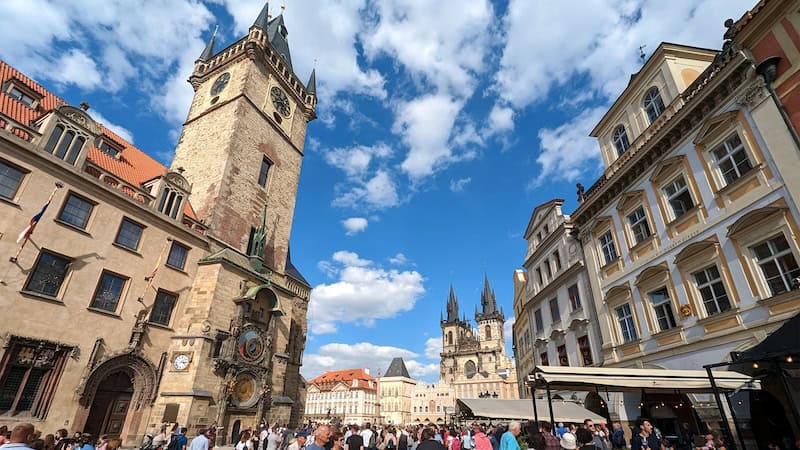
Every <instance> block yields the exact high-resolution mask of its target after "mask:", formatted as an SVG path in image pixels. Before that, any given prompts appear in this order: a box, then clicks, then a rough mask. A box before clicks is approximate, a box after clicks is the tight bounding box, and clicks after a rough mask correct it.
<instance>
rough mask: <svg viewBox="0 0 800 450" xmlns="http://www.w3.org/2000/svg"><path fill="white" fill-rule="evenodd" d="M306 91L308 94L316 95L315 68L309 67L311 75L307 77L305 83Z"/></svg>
mask: <svg viewBox="0 0 800 450" xmlns="http://www.w3.org/2000/svg"><path fill="white" fill-rule="evenodd" d="M306 91H308V93H309V94H314V95H317V68H316V67H315V68H313V69H311V76H310V77H308V83H306Z"/></svg>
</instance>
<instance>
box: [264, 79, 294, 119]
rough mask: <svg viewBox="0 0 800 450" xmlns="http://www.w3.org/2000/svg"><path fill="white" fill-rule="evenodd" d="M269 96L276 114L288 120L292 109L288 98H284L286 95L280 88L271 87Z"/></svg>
mask: <svg viewBox="0 0 800 450" xmlns="http://www.w3.org/2000/svg"><path fill="white" fill-rule="evenodd" d="M269 96H270V98H271V99H272V106H274V107H275V109H276V110H277V111H278V113H280V115H282V116H283V117H287V118H288V117H289V115H290V114H291V113H292V107H291V105H290V104H289V97H287V96H286V93H285V92H283V91H282V90H281V88H279V87H277V86H273V87H272V89H270V91H269Z"/></svg>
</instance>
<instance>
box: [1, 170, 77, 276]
mask: <svg viewBox="0 0 800 450" xmlns="http://www.w3.org/2000/svg"><path fill="white" fill-rule="evenodd" d="M63 187H64V185H63V184H62V183H61V182H60V181H56V187H55V188H53V192H51V193H50V197H49V198H48V199H47V203H45V208H47V207H48V206H50V202H52V201H53V197H55V196H56V192H57V191H58V190H59V189H61V188H63ZM39 220H41V217H40V218H39ZM29 226H30V225H29ZM31 234H33V231H31V232H29V233H27V235H26V236H25V239H23V240H22V244H20V246H19V248H18V249H17V253H16V254H15V255H14V256H12V257H11V258H9V261H11V262H12V263H15V262H17V258H19V255H20V253H22V249H23V248H25V244H27V243H28V240H30V236H31Z"/></svg>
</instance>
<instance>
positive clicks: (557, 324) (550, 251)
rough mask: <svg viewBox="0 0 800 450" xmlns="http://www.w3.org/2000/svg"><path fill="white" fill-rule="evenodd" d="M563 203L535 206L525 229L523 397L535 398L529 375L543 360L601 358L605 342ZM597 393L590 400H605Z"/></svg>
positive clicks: (518, 332)
mask: <svg viewBox="0 0 800 450" xmlns="http://www.w3.org/2000/svg"><path fill="white" fill-rule="evenodd" d="M563 204H564V201H563V200H561V199H554V200H550V201H548V202H545V203H543V204H541V205H539V206H537V207H536V208H534V210H533V213H532V214H531V218H530V221H529V222H528V227H527V229H526V230H525V234H524V237H525V239H526V240H527V243H528V250H527V253H526V256H525V261H524V263H523V267H524V268H525V270H524V271H521V270H520V271H516V272H515V274H514V291H515V298H514V316H515V317H516V320H515V322H514V325H513V332H514V340H513V342H514V347H513V348H514V356H515V358H516V369H517V377H518V378H519V388H520V397H523V398H530V392H529V391H528V390H527V388H526V383H525V382H524V380H525V379H526V378H527V376H528V375H529V374H530V373H532V371H533V368H534V366H535V365H537V364H538V365H559V366H594V365H597V364H598V363H599V362H600V347H601V343H602V341H601V338H600V331H599V329H598V327H597V314H596V312H595V305H594V302H593V301H592V300H591V299H592V295H591V292H592V291H591V285H590V283H589V278H588V273H587V272H586V265H585V263H584V260H583V249H582V246H581V243H580V241H579V240H578V238H577V230H576V229H575V226H574V224H573V223H572V220H571V219H570V217H569V215H567V214H564V213H563V212H562V210H561V207H562V205H563ZM572 394H574V396H575V398H578V397H580V398H581V399H585V398H586V397H589V396H588V395H587V394H586V393H580V392H576V393H571V394H570V396H571V397H572ZM562 396H563V394H562ZM594 397H596V396H594V395H592V396H591V397H590V398H589V400H590V401H591V400H594V401H595V402H597V403H599V399H597V398H594Z"/></svg>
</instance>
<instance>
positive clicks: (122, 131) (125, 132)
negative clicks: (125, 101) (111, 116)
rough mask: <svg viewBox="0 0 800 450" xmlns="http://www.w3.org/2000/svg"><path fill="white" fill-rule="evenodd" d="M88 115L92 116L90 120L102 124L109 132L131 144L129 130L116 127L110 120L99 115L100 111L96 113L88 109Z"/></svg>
mask: <svg viewBox="0 0 800 450" xmlns="http://www.w3.org/2000/svg"><path fill="white" fill-rule="evenodd" d="M89 115H91V116H92V119H94V120H95V121H97V122H99V123H101V124H103V126H104V127H106V128H108V129H109V130H111V131H113V132H114V133H116V134H117V136H119V137H121V138H122V139H125V140H126V141H128V142H129V143H131V144H133V133H132V132H131V130H129V129H127V128H125V127H123V126H121V125H117V124H115V123H113V122H111V121H110V120H108V119H106V118H105V116H104V115H102V114H100V111H96V110H94V109H90V110H89Z"/></svg>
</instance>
